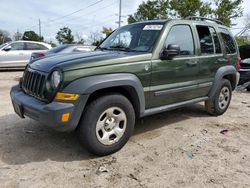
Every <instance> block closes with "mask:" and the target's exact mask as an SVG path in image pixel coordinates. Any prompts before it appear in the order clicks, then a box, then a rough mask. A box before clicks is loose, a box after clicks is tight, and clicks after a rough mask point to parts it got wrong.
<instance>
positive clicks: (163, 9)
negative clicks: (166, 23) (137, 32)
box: [128, 0, 169, 23]
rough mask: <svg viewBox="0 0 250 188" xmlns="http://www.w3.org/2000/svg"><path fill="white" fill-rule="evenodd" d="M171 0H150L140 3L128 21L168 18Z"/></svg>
mask: <svg viewBox="0 0 250 188" xmlns="http://www.w3.org/2000/svg"><path fill="white" fill-rule="evenodd" d="M168 8H169V0H153V1H150V0H148V1H147V2H142V4H140V5H139V7H138V9H137V12H136V13H134V15H129V17H128V23H134V22H137V21H143V20H153V19H167V18H168V16H169V14H168Z"/></svg>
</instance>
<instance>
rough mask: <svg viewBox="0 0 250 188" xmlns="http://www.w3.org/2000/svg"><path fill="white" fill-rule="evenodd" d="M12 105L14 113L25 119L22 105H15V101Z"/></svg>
mask: <svg viewBox="0 0 250 188" xmlns="http://www.w3.org/2000/svg"><path fill="white" fill-rule="evenodd" d="M12 103H13V107H14V111H15V112H16V113H17V115H19V116H20V117H21V118H24V115H23V107H22V105H19V104H17V103H15V102H14V101H12Z"/></svg>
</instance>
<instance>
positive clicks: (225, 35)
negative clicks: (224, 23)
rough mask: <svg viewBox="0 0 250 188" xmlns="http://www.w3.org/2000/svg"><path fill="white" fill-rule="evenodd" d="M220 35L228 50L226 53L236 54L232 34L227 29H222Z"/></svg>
mask: <svg viewBox="0 0 250 188" xmlns="http://www.w3.org/2000/svg"><path fill="white" fill-rule="evenodd" d="M220 34H221V38H222V41H223V43H224V46H225V49H226V53H227V54H233V53H236V47H235V43H234V40H233V38H232V36H231V34H230V32H229V31H228V30H227V29H224V28H220Z"/></svg>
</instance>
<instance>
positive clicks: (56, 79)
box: [50, 70, 62, 89]
mask: <svg viewBox="0 0 250 188" xmlns="http://www.w3.org/2000/svg"><path fill="white" fill-rule="evenodd" d="M61 81H62V74H61V72H59V71H57V70H56V71H54V72H52V74H51V79H50V84H51V87H52V88H53V89H56V88H57V87H58V86H59V84H60V82H61Z"/></svg>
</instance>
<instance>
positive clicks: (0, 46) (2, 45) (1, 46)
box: [0, 42, 9, 49]
mask: <svg viewBox="0 0 250 188" xmlns="http://www.w3.org/2000/svg"><path fill="white" fill-rule="evenodd" d="M7 44H9V43H8V42H7V43H4V44H1V45H0V49H2V48H3V47H4V46H6V45H7Z"/></svg>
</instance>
